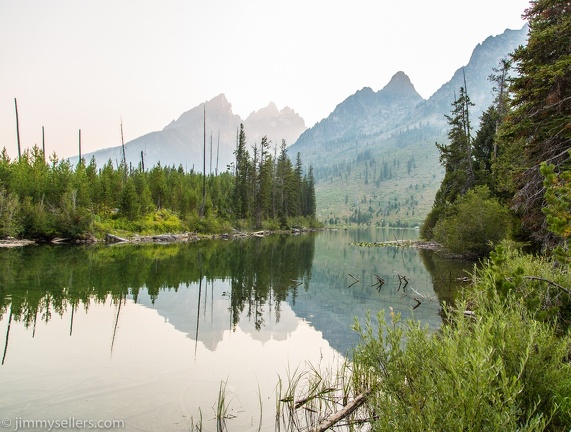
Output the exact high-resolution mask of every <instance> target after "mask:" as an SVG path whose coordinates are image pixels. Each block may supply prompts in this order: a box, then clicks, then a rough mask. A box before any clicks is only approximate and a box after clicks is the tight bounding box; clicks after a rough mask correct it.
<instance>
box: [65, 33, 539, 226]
mask: <svg viewBox="0 0 571 432" xmlns="http://www.w3.org/2000/svg"><path fill="white" fill-rule="evenodd" d="M527 33H528V27H527V25H526V26H524V27H523V28H522V29H520V30H506V31H505V32H504V33H502V34H500V35H497V36H490V37H488V38H487V39H486V40H484V41H483V42H482V43H480V44H479V45H477V46H476V47H475V49H474V50H473V52H472V55H471V58H470V60H469V62H468V64H467V65H464V66H462V67H460V68H459V69H458V70H457V71H456V72H455V73H454V75H453V76H452V78H451V79H450V80H449V81H448V82H446V83H445V84H443V85H442V86H441V87H440V88H439V89H438V90H437V91H436V92H435V93H434V94H433V95H432V96H431V97H430V98H429V99H427V100H425V99H423V98H422V97H421V96H420V95H419V94H418V92H417V91H416V89H415V88H414V85H413V83H412V82H411V80H410V79H409V77H408V76H407V75H406V74H405V72H403V71H399V72H397V73H396V74H394V75H393V77H392V78H391V80H390V81H389V83H388V84H386V85H385V86H384V87H383V88H382V89H381V90H379V91H374V90H372V89H371V88H370V87H365V88H363V89H361V90H358V91H356V92H355V93H354V94H353V95H350V96H349V97H347V98H346V99H345V100H344V101H342V102H341V103H339V105H337V106H336V107H335V109H334V110H333V112H332V113H331V114H330V115H329V116H328V117H327V118H325V119H322V120H321V121H319V122H318V123H317V124H315V125H314V126H313V127H311V128H309V129H307V128H306V125H305V122H304V120H303V119H302V118H301V117H300V116H299V115H298V114H297V113H296V112H295V111H294V110H293V109H291V108H289V107H285V108H283V109H282V110H278V108H277V107H276V105H275V104H274V103H272V102H270V103H269V105H268V106H266V107H264V108H262V109H260V110H258V111H254V112H252V113H251V114H250V115H249V116H248V117H247V118H246V119H244V120H243V119H241V118H240V116H238V115H236V114H234V113H233V112H232V105H231V104H230V103H229V102H228V100H227V99H226V97H225V96H224V94H220V95H218V96H216V97H215V98H213V99H211V100H209V101H207V102H204V103H202V104H200V105H198V106H197V107H195V108H192V109H191V110H189V111H187V112H185V113H183V114H182V115H181V116H180V117H179V118H178V119H177V120H173V121H172V122H171V123H169V124H168V125H167V126H165V127H164V128H163V129H162V130H161V131H155V132H151V133H148V134H146V135H143V136H141V137H139V138H137V139H135V140H132V141H129V142H128V143H126V145H125V149H126V159H127V162H128V163H130V164H132V165H133V166H137V165H138V163H139V162H140V161H141V160H142V159H143V160H144V164H145V167H146V168H148V167H151V166H153V165H155V164H157V163H158V162H159V161H160V163H161V165H162V166H167V165H168V166H170V165H174V166H177V167H178V166H179V165H182V166H183V168H185V169H186V170H191V169H194V170H195V171H198V172H202V170H203V157H204V153H203V147H204V143H205V142H206V146H207V149H206V172H207V173H216V172H220V171H223V170H225V169H226V167H227V166H229V165H230V164H231V163H232V162H233V161H234V154H233V152H234V149H235V146H236V136H237V130H238V128H239V125H240V124H241V123H242V124H244V129H245V132H246V138H247V142H248V145H249V146H254V145H255V144H256V143H259V142H260V140H261V138H262V136H264V135H266V136H267V137H268V138H269V139H270V140H271V141H272V142H273V143H275V144H277V145H279V144H280V143H281V141H282V139H285V140H286V143H287V144H291V143H293V144H292V145H290V146H289V147H288V154H289V155H290V157H291V158H292V159H294V158H295V156H296V155H297V153H298V152H299V153H300V155H301V158H302V161H303V164H304V166H306V167H308V166H309V165H311V166H312V167H313V171H314V175H315V180H316V195H317V216H318V218H319V219H320V220H321V221H325V222H332V223H339V222H340V223H345V222H357V223H368V224H373V223H375V224H378V225H381V224H383V225H384V224H387V223H390V224H396V225H405V226H406V225H408V226H410V225H417V224H420V223H421V222H422V220H423V219H424V216H425V215H426V214H427V212H428V211H429V210H430V207H431V205H432V202H433V199H434V194H435V193H436V190H437V189H438V187H439V185H440V181H441V179H442V177H443V168H442V167H441V166H440V164H439V154H438V151H437V148H436V146H435V145H434V143H435V142H446V140H447V129H448V123H447V120H446V117H445V116H446V115H448V114H450V111H451V108H452V102H453V101H454V99H455V95H456V94H458V91H459V89H460V87H462V86H464V85H465V86H466V88H467V92H468V95H469V97H470V99H471V101H472V102H473V103H474V107H473V108H472V110H471V117H472V124H473V125H474V129H475V130H477V128H478V126H477V125H478V123H479V122H478V119H479V116H480V115H481V113H482V112H483V111H485V110H486V109H487V108H488V107H489V106H490V105H491V104H492V103H493V99H494V94H493V84H492V83H491V81H490V80H489V78H488V77H489V76H490V75H491V74H493V72H494V68H497V67H499V64H500V62H501V60H502V59H505V58H507V57H508V55H509V54H510V53H511V52H513V51H514V49H516V48H517V47H518V46H520V45H525V44H526V41H527ZM427 67H429V65H427ZM92 156H94V157H95V158H96V160H97V163H98V165H101V164H104V163H105V162H107V161H108V160H112V161H113V162H114V163H115V162H116V161H120V160H121V146H117V147H114V148H109V149H104V150H99V151H97V152H94V153H90V154H87V155H84V157H85V158H86V160H89V159H90V158H91V157H92ZM72 162H73V160H72Z"/></svg>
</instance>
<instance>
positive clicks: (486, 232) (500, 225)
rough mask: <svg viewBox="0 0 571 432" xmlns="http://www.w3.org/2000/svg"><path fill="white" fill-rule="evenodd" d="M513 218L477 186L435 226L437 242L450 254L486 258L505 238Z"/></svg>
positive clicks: (483, 189)
mask: <svg viewBox="0 0 571 432" xmlns="http://www.w3.org/2000/svg"><path fill="white" fill-rule="evenodd" d="M510 218H511V216H510V213H509V210H508V209H507V208H506V207H505V206H503V205H502V204H500V203H499V202H498V201H497V200H496V199H495V198H493V197H491V196H490V191H489V189H488V188H487V187H486V186H478V187H476V188H474V189H470V190H469V191H468V192H467V193H466V194H465V195H463V196H462V197H460V198H459V199H458V201H457V202H456V203H455V204H453V205H451V206H450V207H448V208H447V211H446V214H445V215H444V216H443V217H441V218H440V219H439V220H438V222H437V223H436V226H435V227H434V230H433V232H434V239H435V240H436V241H438V242H439V243H441V244H442V245H443V246H444V247H446V248H447V249H448V250H450V251H451V252H455V253H460V254H462V253H470V254H474V255H477V256H484V255H487V254H488V253H489V252H490V251H491V250H492V249H493V248H494V246H495V245H496V244H498V243H499V242H500V241H501V240H503V239H504V238H506V236H507V235H508V233H509V227H510Z"/></svg>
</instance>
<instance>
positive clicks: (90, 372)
mask: <svg viewBox="0 0 571 432" xmlns="http://www.w3.org/2000/svg"><path fill="white" fill-rule="evenodd" d="M397 233H398V234H397V235H398V236H399V238H401V237H402V236H403V235H404V236H405V237H406V236H408V237H407V238H414V237H415V235H416V233H415V232H414V231H410V232H406V231H398V232H397ZM394 236H395V233H394V232H389V231H386V230H385V231H383V230H378V231H377V230H367V231H364V230H347V231H336V232H330V231H326V232H321V233H308V234H303V235H297V236H280V235H275V236H268V237H266V238H249V239H241V240H234V241H220V240H217V241H201V242H198V243H190V244H176V245H146V246H131V245H125V246H114V247H104V246H97V247H64V246H41V247H26V248H23V249H8V250H0V263H1V265H2V269H3V271H2V272H1V273H0V344H1V345H0V348H1V349H3V355H2V366H1V367H0V382H2V383H3V385H2V387H3V394H2V395H1V396H0V411H1V412H2V413H3V414H5V415H11V416H20V417H22V418H43V417H42V416H46V415H51V416H56V417H55V418H58V417H61V418H65V417H68V416H69V415H74V416H76V417H79V416H80V415H82V416H84V417H86V416H87V417H86V418H95V417H97V418H110V417H108V416H111V417H114V418H123V419H126V420H127V421H128V424H129V425H131V426H132V427H138V428H141V429H142V430H153V429H155V430H179V429H180V430H188V421H189V419H190V418H191V417H192V418H193V419H196V418H197V416H198V415H199V414H198V413H197V411H196V410H197V409H198V408H199V407H202V410H204V409H208V410H210V407H211V406H212V404H213V403H215V401H216V397H217V391H218V387H219V383H220V381H221V380H226V379H227V380H228V383H229V386H231V387H230V389H231V391H232V392H235V394H236V398H237V399H238V400H239V406H240V408H239V409H237V410H238V411H241V414H240V415H238V417H239V419H237V420H236V424H240V425H241V426H236V430H249V429H248V428H245V427H243V426H244V424H247V425H249V426H248V427H252V428H253V429H252V430H257V424H256V421H257V420H252V419H253V418H254V417H256V418H257V416H258V415H259V410H260V409H259V407H258V406H257V404H259V398H258V396H257V395H255V393H256V392H257V391H258V390H256V388H257V387H256V386H259V391H260V392H262V393H263V394H264V395H265V397H266V399H269V398H273V397H275V384H276V381H277V379H278V375H279V376H283V375H284V374H286V373H287V372H286V371H287V370H289V368H290V367H291V368H292V369H296V368H297V367H299V364H300V363H301V364H303V362H304V361H305V360H308V361H312V362H322V361H330V362H337V363H338V362H339V361H341V359H342V357H343V356H344V355H346V354H347V353H349V352H350V350H351V348H352V347H354V346H355V344H356V343H357V336H356V334H355V333H354V332H353V331H352V330H351V325H352V324H353V322H354V319H355V317H357V318H359V319H361V320H362V319H363V318H364V316H365V313H366V311H367V310H370V311H371V313H372V315H373V316H374V315H375V314H376V312H377V311H378V310H381V309H385V308H388V307H389V306H391V307H393V308H394V309H395V310H397V311H399V312H401V314H402V315H403V317H404V318H406V317H410V316H413V315H414V316H415V317H416V318H419V319H421V320H423V321H424V322H426V323H427V324H428V325H429V326H430V327H432V328H438V326H439V325H440V323H441V320H440V317H439V316H438V314H437V312H438V308H439V297H440V298H447V299H450V298H451V297H452V296H453V293H454V286H455V283H454V279H455V277H457V276H463V275H464V273H463V272H464V269H465V268H466V267H468V268H469V265H466V264H462V263H455V262H449V261H446V260H443V259H441V258H439V257H437V256H435V255H433V254H432V253H430V252H426V251H417V250H416V249H413V248H402V247H401V248H398V247H384V248H377V247H371V248H364V247H357V246H353V245H352V243H354V242H361V241H384V240H390V239H391V237H394ZM397 273H398V274H401V275H407V277H408V279H409V280H410V287H409V288H412V289H414V291H416V292H418V293H420V294H421V295H423V296H425V297H426V299H427V300H426V301H425V302H423V304H422V305H421V306H420V307H418V308H417V309H415V310H414V312H413V311H412V308H413V307H414V306H415V305H416V302H415V301H414V300H413V299H412V296H410V295H406V294H405V295H404V296H403V289H402V287H401V288H399V284H398V277H397ZM349 274H351V275H352V276H350V275H349ZM373 274H377V275H379V276H382V277H383V278H384V279H385V281H386V282H385V284H384V285H383V286H382V287H381V289H380V290H379V289H378V288H377V287H375V286H374V283H375V279H374V275H373ZM443 275H444V276H443ZM356 279H358V280H359V281H358V282H357V283H355V280H356ZM409 292H410V291H409ZM429 299H430V300H429ZM2 337H3V339H1V338H2ZM2 342H4V343H3V344H2ZM256 383H257V384H256ZM252 384H254V388H253V389H252V388H251V387H252ZM252 394H254V395H255V396H254V397H252ZM247 395H249V396H247ZM157 397H158V398H159V399H160V400H161V401H162V402H161V403H164V413H163V414H159V413H157V412H154V411H152V410H151V409H150V407H151V406H154V404H155V403H156V398H157ZM32 401H33V404H32ZM85 401H89V403H85ZM31 404H32V405H33V408H31V406H32V405H31ZM274 406H275V405H274V403H273V402H272V401H270V402H266V407H265V408H264V409H269V410H270V414H266V420H264V421H263V422H264V427H263V430H270V425H271V426H273V422H272V413H271V409H272V408H273V407H274ZM250 411H252V412H253V413H254V414H252V413H250ZM200 412H203V411H200ZM244 412H248V413H250V414H244ZM105 414H107V415H108V416H107V417H105ZM208 415H210V411H209V414H208ZM26 416H28V417H26ZM240 421H242V422H245V423H244V424H242V423H239V422H240ZM265 422H268V423H267V424H266V423H265ZM174 424H176V425H178V426H176V427H174V426H173V425H174ZM252 424H253V425H254V426H255V427H254V426H252ZM142 425H145V426H142ZM179 426H180V427H179ZM204 430H209V429H208V427H205V429H204ZM230 430H232V427H230Z"/></svg>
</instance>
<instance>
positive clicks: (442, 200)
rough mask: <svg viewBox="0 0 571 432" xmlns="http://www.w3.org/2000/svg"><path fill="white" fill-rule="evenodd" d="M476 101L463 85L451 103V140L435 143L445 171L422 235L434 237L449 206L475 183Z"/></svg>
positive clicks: (449, 132)
mask: <svg viewBox="0 0 571 432" xmlns="http://www.w3.org/2000/svg"><path fill="white" fill-rule="evenodd" d="M473 105H474V104H473V103H472V102H471V101H470V97H469V96H468V94H467V93H466V90H465V88H464V87H460V95H459V96H458V98H457V99H456V100H455V101H454V102H453V103H452V106H453V108H452V112H451V115H449V116H446V119H447V120H448V124H449V125H450V130H449V131H448V139H449V143H448V144H447V145H445V144H439V143H436V147H438V150H439V151H440V164H441V165H442V166H444V168H445V174H444V179H443V180H442V183H441V184H440V188H439V189H438V191H437V192H436V196H435V198H434V204H433V206H432V210H431V211H430V213H429V214H428V216H427V217H426V219H425V221H424V224H423V226H422V228H421V236H422V237H425V238H432V229H433V228H434V226H435V225H436V223H437V222H438V220H439V219H440V218H441V217H442V216H443V214H444V211H445V210H446V208H447V207H448V206H449V205H450V204H453V203H454V202H455V201H456V200H457V199H458V198H459V197H461V196H462V195H464V194H465V193H466V192H467V191H468V190H469V189H470V188H471V187H473V186H474V184H475V174H474V165H473V160H472V153H473V148H472V147H473V143H472V137H471V126H470V111H469V108H470V107H471V106H473Z"/></svg>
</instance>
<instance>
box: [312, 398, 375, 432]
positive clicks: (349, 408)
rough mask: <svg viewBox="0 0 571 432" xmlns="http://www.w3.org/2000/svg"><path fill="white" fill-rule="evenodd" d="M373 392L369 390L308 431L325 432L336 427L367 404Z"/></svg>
mask: <svg viewBox="0 0 571 432" xmlns="http://www.w3.org/2000/svg"><path fill="white" fill-rule="evenodd" d="M370 392H371V391H370V390H368V391H366V392H364V393H361V394H359V395H357V396H356V397H355V399H353V400H352V401H351V402H350V403H348V404H347V405H345V406H344V407H343V408H342V409H340V410H339V411H337V412H335V413H333V414H331V415H330V416H329V417H327V418H326V419H324V420H322V421H321V422H320V423H319V424H318V425H317V426H315V427H314V428H310V429H308V431H309V432H324V431H326V430H327V429H329V428H330V427H332V426H334V425H335V424H336V423H338V422H339V421H341V420H343V419H344V418H345V417H347V416H349V415H351V414H352V413H353V412H354V411H355V410H356V409H357V408H359V407H360V406H361V405H363V404H364V403H365V401H366V400H367V396H369V393H370Z"/></svg>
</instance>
